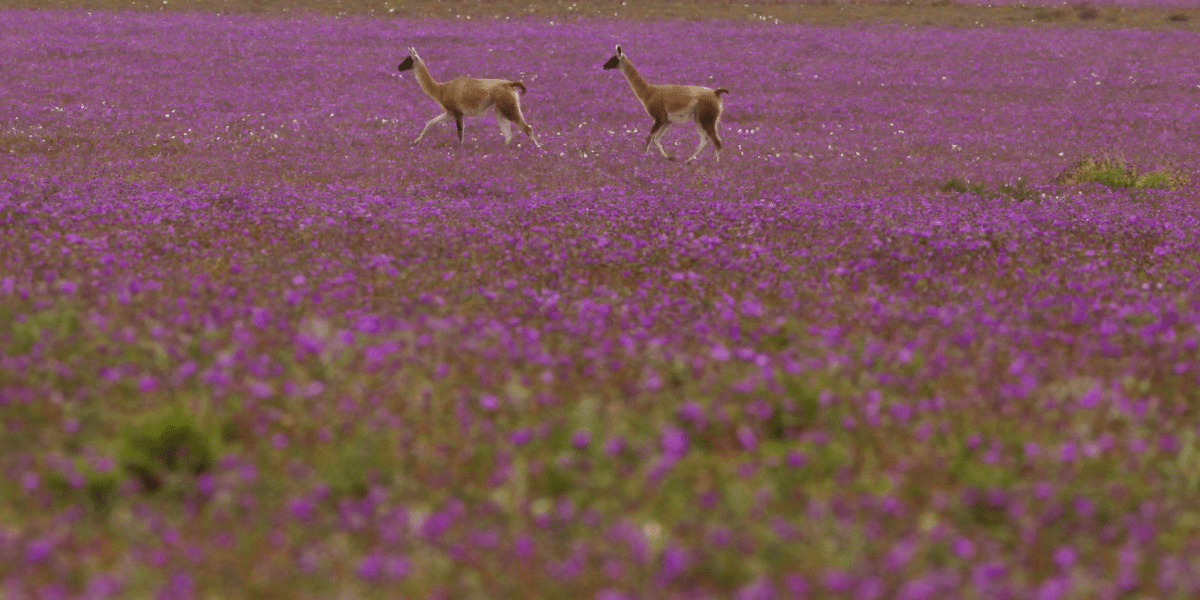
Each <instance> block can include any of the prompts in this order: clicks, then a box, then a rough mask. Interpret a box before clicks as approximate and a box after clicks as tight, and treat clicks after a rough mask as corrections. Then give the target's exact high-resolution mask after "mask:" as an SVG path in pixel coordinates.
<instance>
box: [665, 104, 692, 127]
mask: <svg viewBox="0 0 1200 600" xmlns="http://www.w3.org/2000/svg"><path fill="white" fill-rule="evenodd" d="M695 117H696V107H695V106H689V107H688V108H686V109H684V110H680V111H675V112H672V113H667V118H668V119H670V120H671V122H672V123H686V122H688V121H691V120H692V119H694V118H695Z"/></svg>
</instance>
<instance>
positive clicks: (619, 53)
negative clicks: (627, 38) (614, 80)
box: [617, 44, 621, 56]
mask: <svg viewBox="0 0 1200 600" xmlns="http://www.w3.org/2000/svg"><path fill="white" fill-rule="evenodd" d="M620 55H621V45H620V44H617V56H620Z"/></svg>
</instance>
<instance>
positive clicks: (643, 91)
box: [621, 56, 650, 102]
mask: <svg viewBox="0 0 1200 600" xmlns="http://www.w3.org/2000/svg"><path fill="white" fill-rule="evenodd" d="M621 74H622V75H624V76H625V79H626V80H628V81H629V87H631V88H633V93H634V94H637V97H638V98H640V99H641V100H642V102H645V101H646V98H649V97H650V84H649V83H648V82H647V81H646V80H645V79H643V78H642V74H641V73H638V70H637V67H634V66H633V61H631V60H629V57H628V56H622V57H621Z"/></svg>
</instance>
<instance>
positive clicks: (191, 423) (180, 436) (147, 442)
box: [118, 409, 217, 493]
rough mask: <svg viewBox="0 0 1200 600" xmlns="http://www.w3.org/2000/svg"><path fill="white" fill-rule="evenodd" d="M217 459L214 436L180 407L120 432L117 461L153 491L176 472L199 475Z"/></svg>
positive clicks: (146, 488) (154, 415)
mask: <svg viewBox="0 0 1200 600" xmlns="http://www.w3.org/2000/svg"><path fill="white" fill-rule="evenodd" d="M216 460H217V441H216V436H215V435H212V434H210V433H209V432H208V431H206V430H205V429H204V428H203V427H201V426H200V424H199V422H198V421H197V419H196V417H195V416H194V415H192V414H190V413H188V412H185V411H182V410H179V409H170V410H166V411H163V412H159V413H156V414H151V415H147V416H146V417H144V418H143V419H142V420H141V421H140V422H138V423H136V424H134V425H131V426H129V427H126V428H125V429H124V430H123V431H122V433H121V449H120V453H119V455H118V462H119V463H120V465H121V468H122V469H123V470H124V471H125V472H127V473H129V474H130V475H132V476H133V477H135V478H137V480H138V481H139V482H140V483H141V484H142V489H143V490H145V491H146V492H149V493H153V492H155V491H157V490H158V489H160V488H161V487H163V485H164V483H166V482H167V480H168V479H169V478H170V477H172V476H174V475H176V474H183V475H192V476H195V475H200V474H202V473H205V472H208V471H209V470H211V469H212V467H213V465H214V464H215V463H216Z"/></svg>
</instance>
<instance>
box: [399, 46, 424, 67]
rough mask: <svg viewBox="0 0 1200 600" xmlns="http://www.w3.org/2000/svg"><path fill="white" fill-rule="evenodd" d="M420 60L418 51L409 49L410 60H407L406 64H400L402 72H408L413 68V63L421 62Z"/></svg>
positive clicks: (405, 60)
mask: <svg viewBox="0 0 1200 600" xmlns="http://www.w3.org/2000/svg"><path fill="white" fill-rule="evenodd" d="M419 60H421V57H420V56H417V49H416V48H409V49H408V58H405V59H404V62H402V63H400V70H401V71H407V70H409V69H411V68H413V63H415V62H416V61H419Z"/></svg>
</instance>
